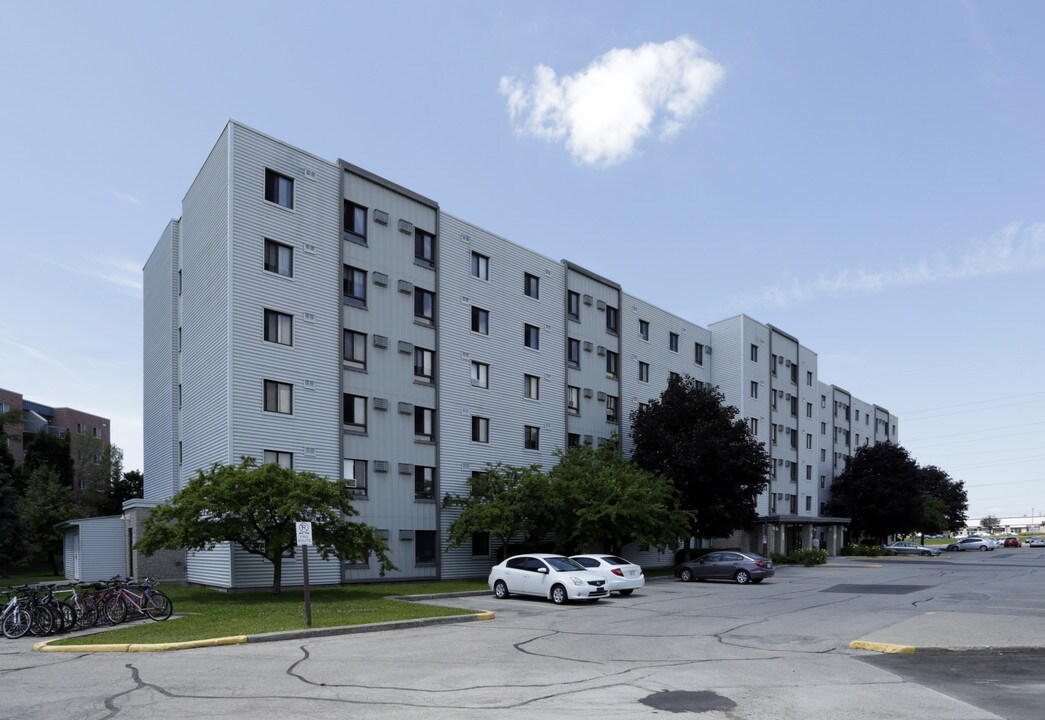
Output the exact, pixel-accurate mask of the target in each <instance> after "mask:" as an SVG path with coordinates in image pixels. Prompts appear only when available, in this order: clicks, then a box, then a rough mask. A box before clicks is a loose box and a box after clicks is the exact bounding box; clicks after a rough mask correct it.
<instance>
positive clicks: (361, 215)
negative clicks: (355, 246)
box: [343, 200, 366, 245]
mask: <svg viewBox="0 0 1045 720" xmlns="http://www.w3.org/2000/svg"><path fill="white" fill-rule="evenodd" d="M344 230H345V232H344V234H343V236H344V237H345V238H347V239H348V240H352V241H355V242H359V243H362V244H363V245H366V208H365V207H363V206H361V205H356V204H355V203H350V202H349V201H348V200H345V224H344Z"/></svg>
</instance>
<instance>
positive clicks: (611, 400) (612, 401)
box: [606, 395, 617, 422]
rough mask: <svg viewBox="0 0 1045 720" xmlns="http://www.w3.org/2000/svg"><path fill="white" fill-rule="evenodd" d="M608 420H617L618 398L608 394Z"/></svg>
mask: <svg viewBox="0 0 1045 720" xmlns="http://www.w3.org/2000/svg"><path fill="white" fill-rule="evenodd" d="M606 422H617V398H616V397H614V396H613V395H607V396H606Z"/></svg>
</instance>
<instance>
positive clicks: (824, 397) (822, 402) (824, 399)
mask: <svg viewBox="0 0 1045 720" xmlns="http://www.w3.org/2000/svg"><path fill="white" fill-rule="evenodd" d="M820 407H822V408H825V407H827V395H821V396H820Z"/></svg>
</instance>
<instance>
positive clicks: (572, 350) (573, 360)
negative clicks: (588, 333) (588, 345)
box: [566, 338, 581, 368]
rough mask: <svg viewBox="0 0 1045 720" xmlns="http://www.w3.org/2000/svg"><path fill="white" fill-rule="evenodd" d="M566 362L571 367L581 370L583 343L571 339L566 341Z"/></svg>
mask: <svg viewBox="0 0 1045 720" xmlns="http://www.w3.org/2000/svg"><path fill="white" fill-rule="evenodd" d="M566 362H568V363H569V364H570V365H571V366H573V367H576V368H579V367H580V366H581V341H580V340H577V339H576V338H569V339H568V340H567V341H566Z"/></svg>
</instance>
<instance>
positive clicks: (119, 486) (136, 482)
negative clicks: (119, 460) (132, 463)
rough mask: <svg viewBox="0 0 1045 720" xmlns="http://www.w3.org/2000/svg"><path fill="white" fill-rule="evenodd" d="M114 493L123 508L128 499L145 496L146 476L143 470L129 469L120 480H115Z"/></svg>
mask: <svg viewBox="0 0 1045 720" xmlns="http://www.w3.org/2000/svg"><path fill="white" fill-rule="evenodd" d="M112 494H113V497H114V498H116V499H117V500H118V501H119V503H120V508H121V509H122V508H123V503H124V502H126V501H127V500H131V499H132V498H140V497H145V477H144V476H143V475H142V471H141V470H128V471H127V472H125V473H123V475H121V476H120V479H119V480H113V485H112Z"/></svg>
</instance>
